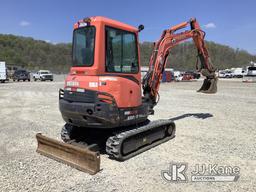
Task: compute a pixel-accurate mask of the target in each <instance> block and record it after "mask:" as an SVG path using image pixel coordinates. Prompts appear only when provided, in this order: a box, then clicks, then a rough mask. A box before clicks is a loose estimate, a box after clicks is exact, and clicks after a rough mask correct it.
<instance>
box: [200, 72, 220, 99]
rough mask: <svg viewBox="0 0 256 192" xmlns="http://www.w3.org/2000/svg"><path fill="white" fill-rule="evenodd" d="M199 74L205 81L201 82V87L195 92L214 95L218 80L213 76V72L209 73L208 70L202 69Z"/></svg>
mask: <svg viewBox="0 0 256 192" xmlns="http://www.w3.org/2000/svg"><path fill="white" fill-rule="evenodd" d="M201 73H202V75H203V76H205V77H206V79H205V80H204V82H203V85H202V86H201V88H200V89H199V90H197V92H201V93H208V94H214V93H217V82H218V78H217V77H216V75H215V72H214V71H213V72H210V71H209V70H208V69H202V70H201Z"/></svg>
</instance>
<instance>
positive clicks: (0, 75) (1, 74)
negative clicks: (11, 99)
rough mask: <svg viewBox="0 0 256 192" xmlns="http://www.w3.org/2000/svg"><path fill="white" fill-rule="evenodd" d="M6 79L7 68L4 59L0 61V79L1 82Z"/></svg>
mask: <svg viewBox="0 0 256 192" xmlns="http://www.w3.org/2000/svg"><path fill="white" fill-rule="evenodd" d="M7 80H8V77H7V69H6V65H5V61H0V81H1V83H4V82H5V81H7Z"/></svg>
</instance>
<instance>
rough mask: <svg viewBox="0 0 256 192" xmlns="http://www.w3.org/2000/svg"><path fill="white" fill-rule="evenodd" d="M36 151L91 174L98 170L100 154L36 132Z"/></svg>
mask: <svg viewBox="0 0 256 192" xmlns="http://www.w3.org/2000/svg"><path fill="white" fill-rule="evenodd" d="M36 139H37V143H38V147H37V150H36V151H37V152H38V153H40V154H41V155H44V156H47V157H49V158H52V159H54V160H57V161H59V162H61V163H65V164H67V165H70V166H71V167H74V168H76V169H78V170H80V171H84V172H87V173H89V174H91V175H94V174H96V173H97V172H98V171H99V170H100V154H99V152H94V151H91V150H89V149H88V148H85V147H79V146H75V145H72V144H67V143H63V142H60V141H57V140H55V139H51V138H48V137H46V136H43V135H42V134H41V133H38V134H36Z"/></svg>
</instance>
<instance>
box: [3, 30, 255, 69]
mask: <svg viewBox="0 0 256 192" xmlns="http://www.w3.org/2000/svg"><path fill="white" fill-rule="evenodd" d="M207 46H208V48H209V52H210V55H211V59H212V62H213V63H214V65H215V66H216V67H217V68H219V69H225V68H231V67H241V66H245V65H247V64H248V62H250V61H256V56H255V55H251V54H249V53H248V52H246V51H244V50H239V49H233V48H231V47H228V46H225V45H220V44H217V43H214V42H207ZM152 48H153V43H151V42H143V43H141V44H140V50H141V63H142V65H147V64H148V61H149V58H150V54H151V51H152ZM0 60H3V61H6V62H7V64H9V65H11V64H13V65H18V66H22V67H24V68H27V69H29V70H38V69H50V70H52V71H53V72H58V73H62V72H67V71H68V69H69V67H70V66H71V44H64V43H63V44H56V45H54V44H50V43H46V42H45V41H41V40H34V39H32V38H27V37H20V36H14V35H1V34H0ZM195 62H196V49H195V47H194V45H193V43H192V42H186V43H183V44H181V45H179V46H177V47H175V48H174V49H173V50H172V51H171V54H170V56H169V59H168V65H167V67H171V68H175V69H179V70H190V69H194V66H195Z"/></svg>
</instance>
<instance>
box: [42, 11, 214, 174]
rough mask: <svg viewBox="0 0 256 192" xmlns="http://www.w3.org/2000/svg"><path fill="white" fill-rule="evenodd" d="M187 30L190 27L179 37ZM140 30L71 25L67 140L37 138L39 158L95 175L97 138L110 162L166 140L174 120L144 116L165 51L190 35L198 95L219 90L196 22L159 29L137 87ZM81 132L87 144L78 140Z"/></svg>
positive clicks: (63, 108) (107, 22)
mask: <svg viewBox="0 0 256 192" xmlns="http://www.w3.org/2000/svg"><path fill="white" fill-rule="evenodd" d="M188 26H190V29H189V30H183V31H182V32H178V30H180V29H182V28H186V27H188ZM143 28H144V26H143V25H140V26H139V27H138V28H134V27H132V26H129V25H127V24H124V23H121V22H118V21H115V20H111V19H108V18H104V17H98V16H97V17H90V18H85V19H83V20H80V21H78V22H77V23H75V25H74V32H73V50H72V61H73V62H72V63H73V66H72V67H71V69H70V73H69V75H68V76H67V78H66V80H65V86H64V89H61V90H60V91H59V108H60V112H61V114H62V117H63V119H64V120H65V122H66V124H65V125H64V127H63V129H62V131H61V138H62V139H63V141H64V142H66V143H63V142H59V141H56V140H53V139H50V138H48V137H45V136H43V135H42V134H37V140H38V149H37V151H38V152H39V153H41V154H43V155H46V156H48V157H51V158H54V159H57V160H59V161H62V162H65V163H67V164H69V165H72V166H74V167H76V168H78V169H80V170H83V171H88V172H90V173H92V174H93V173H96V172H97V171H98V170H99V162H100V160H99V159H100V157H99V152H98V151H99V150H102V148H100V147H98V146H102V145H100V143H101V144H102V141H103V142H104V145H103V146H104V149H103V151H104V152H106V153H107V154H108V155H109V156H110V157H111V158H114V159H117V160H126V159H128V158H130V157H132V156H134V155H137V154H138V153H141V152H143V151H145V150H147V149H149V148H152V147H154V146H156V145H158V144H160V143H163V142H166V141H168V140H170V139H172V138H173V137H174V136H175V124H174V122H173V121H171V120H168V119H166V120H157V121H153V122H151V121H149V120H148V116H149V115H153V114H154V106H156V104H157V102H158V100H159V93H158V91H159V85H160V81H161V78H162V74H163V71H164V69H165V66H166V62H167V57H168V55H169V53H170V51H171V49H172V48H173V47H174V46H176V45H177V44H179V43H181V42H183V41H185V40H187V39H189V38H192V39H193V41H194V43H195V46H196V48H197V51H198V58H199V60H200V65H196V67H197V70H198V71H199V72H201V74H202V75H203V76H205V77H206V79H205V80H204V82H203V85H202V87H201V88H200V89H199V90H198V92H201V93H216V92H217V77H216V76H215V69H214V67H213V65H212V64H211V60H210V58H209V54H208V51H207V48H206V46H205V42H204V37H205V33H204V32H203V31H202V30H201V28H200V26H199V24H198V22H197V21H196V19H194V18H192V19H190V20H189V21H188V22H183V23H181V24H179V25H176V26H174V27H171V28H170V29H167V30H164V31H163V33H162V35H161V37H160V39H159V40H158V41H157V42H156V43H155V44H154V49H153V52H152V55H151V58H150V63H149V70H148V72H147V74H146V75H145V76H144V77H143V81H142V82H141V72H140V52H139V42H138V33H139V32H140V31H141V30H143ZM142 92H143V93H142ZM78 130H79V131H78ZM83 130H84V131H86V133H85V135H86V137H87V139H85V140H83V142H82V140H81V139H80V140H79V141H78V139H77V138H78V137H77V136H82V135H83V133H82V132H83ZM74 133H76V134H74ZM75 135H76V137H75ZM106 135H107V136H106ZM92 138H94V139H92ZM99 148H100V149H99Z"/></svg>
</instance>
